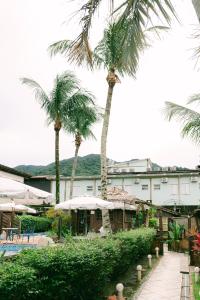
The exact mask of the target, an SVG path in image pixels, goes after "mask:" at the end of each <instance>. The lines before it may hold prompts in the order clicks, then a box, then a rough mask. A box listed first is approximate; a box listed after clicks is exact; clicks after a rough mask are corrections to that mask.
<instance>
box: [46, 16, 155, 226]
mask: <svg viewBox="0 0 200 300" xmlns="http://www.w3.org/2000/svg"><path fill="white" fill-rule="evenodd" d="M160 28H161V27H160ZM160 28H156V29H160ZM133 32H134V34H133ZM145 34H146V32H145V31H144V30H139V31H137V28H136V26H135V23H134V22H133V20H132V19H131V18H129V19H127V20H124V21H123V24H122V25H121V24H120V26H119V23H118V22H113V23H111V24H109V26H108V28H107V29H106V30H105V31H104V35H103V38H102V40H101V41H100V42H99V43H98V45H97V47H96V48H95V49H94V51H93V52H91V55H92V67H93V68H100V67H102V66H103V67H104V68H105V69H107V77H106V80H107V83H108V93H107V101H106V108H105V113H104V118H103V128H102V134H101V197H102V199H104V200H106V199H107V158H106V145H107V134H108V127H109V118H110V112H111V104H112V96H113V90H114V86H115V84H116V83H118V82H120V80H119V76H118V74H120V75H121V76H124V75H130V76H133V77H135V75H136V71H137V67H138V62H139V54H140V52H141V51H143V49H144V48H145V47H147V41H146V35H145ZM72 49H74V42H73V41H69V40H63V41H60V42H57V43H55V44H53V45H51V46H50V47H49V50H50V53H51V55H55V54H57V53H61V54H64V55H66V56H67V59H68V60H69V61H73V60H75V59H77V63H78V64H79V62H80V60H79V58H77V57H76V54H75V56H74V57H73V51H72ZM117 73H118V74H117ZM106 213H107V215H108V212H106ZM103 217H104V216H103ZM106 218H107V217H105V219H106ZM106 224H108V222H107V221H106ZM106 226H107V225H106Z"/></svg>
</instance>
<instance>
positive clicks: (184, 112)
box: [164, 102, 200, 123]
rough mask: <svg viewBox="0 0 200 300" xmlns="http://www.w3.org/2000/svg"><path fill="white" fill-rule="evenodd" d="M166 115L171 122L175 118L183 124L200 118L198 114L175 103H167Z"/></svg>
mask: <svg viewBox="0 0 200 300" xmlns="http://www.w3.org/2000/svg"><path fill="white" fill-rule="evenodd" d="M164 114H165V117H166V119H168V120H169V121H170V120H171V119H172V118H174V119H176V120H179V121H181V122H183V123H187V122H190V121H192V120H194V119H196V118H198V117H199V116H200V114H199V113H198V112H196V111H194V110H192V109H189V108H187V107H184V106H181V105H178V104H175V103H173V102H165V108H164Z"/></svg>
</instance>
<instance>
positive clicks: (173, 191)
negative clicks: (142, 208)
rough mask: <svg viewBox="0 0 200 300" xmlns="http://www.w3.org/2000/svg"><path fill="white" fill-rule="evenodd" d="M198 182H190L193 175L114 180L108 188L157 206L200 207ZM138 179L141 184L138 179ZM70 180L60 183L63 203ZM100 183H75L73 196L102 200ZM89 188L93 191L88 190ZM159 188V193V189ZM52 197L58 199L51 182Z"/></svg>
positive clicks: (88, 180)
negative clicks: (119, 189) (93, 197)
mask: <svg viewBox="0 0 200 300" xmlns="http://www.w3.org/2000/svg"><path fill="white" fill-rule="evenodd" d="M163 177H165V178H167V183H162V178H163ZM195 177H197V181H196V182H192V181H191V175H190V174H188V176H180V175H176V176H175V175H174V176H173V177H172V176H171V177H170V176H168V177H167V175H166V174H165V175H160V177H155V176H153V175H152V177H149V175H148V177H147V176H146V177H144V176H143V177H142V176H132V177H129V178H126V177H124V178H122V177H117V178H112V179H110V181H111V183H110V184H109V186H108V187H114V186H115V187H118V188H124V190H125V191H127V192H128V193H129V194H130V195H133V196H136V197H137V198H139V199H142V200H152V202H153V203H154V204H157V205H164V206H168V205H174V204H176V205H185V206H187V205H189V206H190V205H196V206H197V205H200V176H199V175H195ZM136 178H139V183H137V184H136V183H135V179H136ZM69 183H70V181H69V180H61V185H60V197H61V201H64V200H67V199H69ZM99 186H100V179H85V180H75V182H74V194H73V196H74V197H76V196H82V195H90V196H99V195H100V190H99V189H98V187H99ZM88 187H92V189H91V190H88ZM158 188H160V189H158ZM52 193H53V194H54V195H55V181H52Z"/></svg>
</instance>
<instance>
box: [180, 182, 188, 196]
mask: <svg viewBox="0 0 200 300" xmlns="http://www.w3.org/2000/svg"><path fill="white" fill-rule="evenodd" d="M181 194H182V195H189V194H190V184H189V183H182V184H181Z"/></svg>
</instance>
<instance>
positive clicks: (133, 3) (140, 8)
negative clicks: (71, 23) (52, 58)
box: [70, 0, 177, 66]
mask: <svg viewBox="0 0 200 300" xmlns="http://www.w3.org/2000/svg"><path fill="white" fill-rule="evenodd" d="M103 2H107V3H108V2H109V3H110V11H108V14H110V19H111V20H112V19H115V18H116V17H117V19H118V21H117V23H118V26H119V27H122V26H123V24H124V22H125V21H127V20H128V19H130V20H131V22H132V24H131V28H130V31H132V28H133V27H134V30H133V31H132V35H135V32H141V31H142V30H143V26H144V27H145V26H146V24H147V23H149V24H151V25H152V26H154V23H155V20H157V19H158V18H159V19H160V20H161V21H164V22H167V24H168V25H170V21H171V18H172V17H175V18H177V17H176V13H175V9H174V7H173V5H172V3H171V1H170V0H154V1H152V0H124V1H121V3H120V2H119V1H118V0H109V1H108V0H105V1H104V0H87V2H86V3H85V4H83V5H82V6H81V7H80V9H79V10H78V15H80V21H79V24H80V26H81V32H80V34H79V35H78V36H77V37H76V38H75V39H74V40H73V43H72V44H71V51H70V60H71V61H75V62H76V63H78V64H79V65H81V64H82V63H83V62H87V63H88V64H90V65H91V66H92V64H93V58H92V50H91V47H90V40H89V39H90V29H91V27H92V25H93V23H94V19H95V17H96V14H97V13H98V14H99V11H100V9H101V5H102V4H103ZM103 14H105V11H103ZM98 26H99V24H98Z"/></svg>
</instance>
